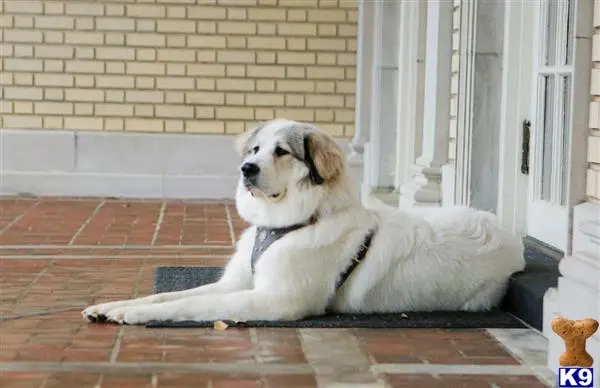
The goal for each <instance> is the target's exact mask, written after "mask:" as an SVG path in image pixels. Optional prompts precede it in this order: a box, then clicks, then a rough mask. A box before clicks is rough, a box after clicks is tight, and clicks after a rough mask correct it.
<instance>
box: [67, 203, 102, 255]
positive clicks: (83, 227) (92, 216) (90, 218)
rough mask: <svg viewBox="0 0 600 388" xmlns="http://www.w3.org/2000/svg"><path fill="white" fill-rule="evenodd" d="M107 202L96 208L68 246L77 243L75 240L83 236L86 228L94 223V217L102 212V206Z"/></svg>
mask: <svg viewBox="0 0 600 388" xmlns="http://www.w3.org/2000/svg"><path fill="white" fill-rule="evenodd" d="M104 203H105V201H101V202H100V203H99V204H98V205H97V206H96V208H95V209H94V211H93V212H92V214H90V216H89V217H88V218H87V220H85V222H84V223H83V224H81V226H80V227H79V229H77V232H75V234H74V235H73V237H72V238H71V240H69V243H68V245H69V246H72V245H73V243H74V242H75V240H76V239H77V237H79V235H80V234H81V232H83V230H84V229H85V228H86V226H88V225H89V223H90V222H91V221H92V219H93V218H94V216H95V215H96V214H98V212H99V211H100V209H101V208H102V206H104Z"/></svg>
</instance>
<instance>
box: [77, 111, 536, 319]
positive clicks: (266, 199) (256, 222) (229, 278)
mask: <svg viewBox="0 0 600 388" xmlns="http://www.w3.org/2000/svg"><path fill="white" fill-rule="evenodd" d="M237 148H238V150H239V153H240V155H241V159H242V161H241V166H240V178H239V183H238V186H237V192H236V206H237V210H238V212H239V214H240V216H241V217H242V218H243V219H244V220H246V221H247V222H248V223H249V224H250V225H251V226H250V227H249V228H248V229H247V230H245V231H244V233H243V234H242V236H241V238H240V240H239V241H238V242H237V244H236V251H235V253H234V254H233V255H232V257H231V259H230V261H229V262H228V264H227V265H226V266H225V270H224V273H223V275H222V277H221V279H220V280H219V281H217V282H215V283H213V284H208V285H204V286H201V287H198V288H194V289H190V290H185V291H180V292H167V293H162V294H156V295H150V296H146V297H142V298H137V299H131V300H125V301H116V302H110V303H103V304H98V305H95V306H90V307H88V308H86V309H85V310H83V312H82V315H83V317H84V318H86V319H88V320H90V321H93V322H96V321H108V322H114V323H118V324H145V323H147V322H149V321H184V320H197V321H207V320H208V321H210V320H233V321H250V320H297V319H302V318H304V317H307V316H312V315H320V314H324V313H326V312H329V311H331V312H338V313H374V312H410V311H444V310H445V311H458V310H463V311H484V310H489V309H491V308H493V307H495V306H497V305H498V304H499V303H500V301H501V299H502V298H503V296H504V293H505V290H506V287H507V283H508V279H509V277H510V276H511V274H513V273H515V272H518V271H521V270H523V269H524V267H525V262H524V259H523V244H522V241H521V239H520V238H517V237H514V236H512V235H511V234H510V233H509V232H507V231H506V230H503V228H502V227H501V226H500V224H499V222H498V220H497V219H496V217H495V216H494V215H493V214H490V213H488V212H484V211H479V210H475V209H470V208H465V207H448V208H446V207H444V208H431V209H426V210H409V211H399V210H398V211H390V210H380V211H378V210H373V209H368V208H365V207H363V206H362V205H361V202H360V199H359V197H358V195H357V192H356V189H355V186H354V184H353V183H352V182H351V181H350V178H349V177H348V175H347V174H346V168H345V158H344V153H343V151H342V149H341V148H340V147H339V146H338V145H337V144H336V143H335V141H334V140H333V139H332V138H331V137H330V136H329V135H328V134H326V133H325V132H324V131H322V130H320V129H319V128H317V127H315V126H313V125H310V124H306V123H300V122H296V121H290V120H279V119H278V120H272V121H269V122H266V123H263V124H261V125H259V126H258V127H257V128H255V129H253V130H250V131H248V132H246V133H244V134H242V135H241V136H240V137H239V138H238V142H237Z"/></svg>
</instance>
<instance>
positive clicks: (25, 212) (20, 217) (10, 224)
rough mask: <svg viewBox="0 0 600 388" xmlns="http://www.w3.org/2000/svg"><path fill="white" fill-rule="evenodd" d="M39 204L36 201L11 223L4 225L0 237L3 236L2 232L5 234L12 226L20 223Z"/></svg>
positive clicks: (38, 201)
mask: <svg viewBox="0 0 600 388" xmlns="http://www.w3.org/2000/svg"><path fill="white" fill-rule="evenodd" d="M40 202H41V201H40V200H39V199H38V200H37V201H35V202H34V203H33V204H32V205H30V206H29V207H28V208H27V209H25V210H24V211H23V212H22V213H21V214H19V215H18V216H16V217H15V218H14V219H13V220H12V221H11V222H9V223H8V224H6V225H4V227H3V228H2V230H0V235H2V234H4V232H6V231H7V230H8V229H9V228H10V227H11V226H13V225H14V224H16V223H17V222H19V221H21V220H22V219H23V218H24V217H25V216H26V215H27V213H29V212H30V211H31V210H33V209H34V208H35V207H37V206H38V205H39V204H40Z"/></svg>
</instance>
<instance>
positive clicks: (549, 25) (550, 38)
mask: <svg viewBox="0 0 600 388" xmlns="http://www.w3.org/2000/svg"><path fill="white" fill-rule="evenodd" d="M563 1H564V0H563ZM559 2H560V0H547V1H546V11H547V12H546V31H545V32H546V60H545V63H546V66H553V65H554V64H555V63H556V40H557V39H558V34H557V31H556V30H557V28H558V11H559V9H558V7H559V6H560V4H559Z"/></svg>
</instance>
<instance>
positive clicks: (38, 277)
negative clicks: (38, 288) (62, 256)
mask: <svg viewBox="0 0 600 388" xmlns="http://www.w3.org/2000/svg"><path fill="white" fill-rule="evenodd" d="M53 266H54V260H51V261H50V262H49V263H48V264H47V265H46V266H45V267H44V269H42V270H41V271H40V272H38V273H37V274H36V275H35V276H34V277H33V279H32V280H31V282H29V284H28V285H27V287H25V288H24V289H22V290H21V292H19V295H18V296H17V302H20V301H21V299H22V298H24V297H25V295H27V294H28V293H29V291H30V290H31V288H32V287H33V285H34V284H35V283H36V282H37V281H38V280H39V279H40V278H41V277H42V276H43V275H45V274H46V272H48V271H49V270H50V268H52V267H53Z"/></svg>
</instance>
